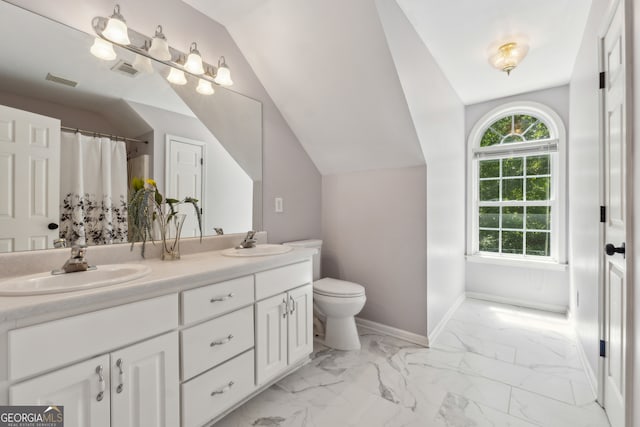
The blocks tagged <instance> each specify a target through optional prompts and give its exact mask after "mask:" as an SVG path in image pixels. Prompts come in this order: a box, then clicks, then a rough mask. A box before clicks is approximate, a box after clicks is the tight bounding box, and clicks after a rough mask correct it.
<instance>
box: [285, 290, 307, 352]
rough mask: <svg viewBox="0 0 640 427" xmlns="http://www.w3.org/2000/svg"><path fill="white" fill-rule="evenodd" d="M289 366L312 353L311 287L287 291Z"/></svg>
mask: <svg viewBox="0 0 640 427" xmlns="http://www.w3.org/2000/svg"><path fill="white" fill-rule="evenodd" d="M288 335H289V343H288V345H289V364H291V363H295V362H297V361H299V360H301V359H304V358H305V357H307V356H309V353H311V352H312V351H313V287H312V285H307V286H303V287H301V288H298V289H294V290H293V291H289V334H288Z"/></svg>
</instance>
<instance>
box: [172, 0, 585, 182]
mask: <svg viewBox="0 0 640 427" xmlns="http://www.w3.org/2000/svg"><path fill="white" fill-rule="evenodd" d="M183 1H185V2H186V3H188V4H190V5H191V6H193V7H194V8H196V9H198V10H199V11H201V12H203V13H204V14H206V15H208V16H209V17H211V18H212V19H214V20H216V21H218V22H220V23H222V24H223V25H225V26H226V27H227V29H228V30H229V32H230V34H231V35H232V37H233V38H234V40H235V41H236V43H237V44H238V47H239V48H240V49H241V50H242V52H243V53H244V55H245V57H246V58H247V60H248V62H249V63H250V64H251V66H252V67H253V69H254V71H255V73H256V74H257V75H258V77H259V78H260V80H261V81H262V83H263V85H264V87H265V88H266V89H267V91H268V92H269V94H270V96H271V98H272V99H273V100H274V102H275V103H276V105H277V106H278V108H279V109H280V111H281V112H282V113H283V115H284V117H285V119H286V120H287V122H288V123H289V125H290V126H291V128H292V130H293V131H294V132H295V133H296V135H297V137H298V139H299V140H300V142H301V143H302V145H303V146H304V148H305V149H306V150H307V152H308V153H309V156H310V157H311V158H312V160H313V161H314V163H315V164H316V166H317V167H318V169H319V170H320V172H321V173H322V174H332V173H342V172H349V171H357V170H366V169H376V168H391V167H403V166H413V165H417V164H423V163H424V159H423V154H422V152H421V150H420V148H419V143H418V140H417V137H416V131H415V128H414V125H413V122H412V121H411V116H410V114H409V111H408V107H407V102H406V100H405V98H404V95H403V92H402V89H401V85H400V81H399V78H398V75H397V73H396V70H395V67H394V63H393V59H392V56H391V54H390V52H389V47H388V45H387V43H386V40H385V35H384V30H383V28H382V26H381V24H380V19H379V16H378V15H377V11H376V7H375V2H374V1H372V0H349V1H340V0H326V1H318V2H315V1H314V2H312V1H299V0H235V1H233V2H229V1H227V0H183ZM387 1H394V2H396V0H387ZM397 4H398V5H399V6H400V7H401V9H402V11H403V12H404V13H405V15H406V16H407V19H408V21H409V22H410V24H411V25H412V26H413V27H414V29H415V31H416V32H417V34H418V35H419V36H420V38H421V39H422V42H423V44H422V45H421V46H420V49H428V51H429V52H430V54H431V55H432V56H433V57H434V58H435V60H436V62H437V64H438V66H439V67H440V69H441V70H442V71H443V72H444V74H445V76H446V78H447V80H448V81H449V83H450V84H451V86H452V87H453V89H454V90H455V92H456V93H457V95H458V97H459V98H460V99H461V100H462V102H463V103H464V104H472V103H476V102H481V101H485V100H489V99H496V98H500V97H504V96H509V95H515V94H519V93H525V92H528V91H532V90H537V89H543V88H548V87H553V86H559V85H563V84H566V83H567V82H568V81H569V78H570V75H571V72H572V70H573V64H574V62H575V57H576V54H577V50H578V48H579V44H580V41H581V38H582V33H583V31H584V26H585V24H586V18H587V15H588V11H589V8H590V4H591V0H545V1H529V0H482V1H478V0H448V1H443V0H397ZM513 39H515V40H517V41H526V42H527V43H528V44H529V46H530V50H529V55H528V56H527V58H525V60H524V61H523V63H522V64H521V66H520V67H518V68H517V69H516V70H514V71H513V72H512V74H511V76H507V75H506V74H505V73H503V72H501V71H498V70H495V69H494V68H492V67H491V66H490V65H489V62H488V58H489V55H490V54H491V52H492V51H493V49H494V48H497V46H499V45H500V44H502V43H504V42H507V41H510V40H513ZM422 53H423V52H416V55H418V54H422ZM429 78H430V76H424V79H425V80H426V79H429Z"/></svg>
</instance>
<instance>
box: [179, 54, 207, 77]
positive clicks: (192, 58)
mask: <svg viewBox="0 0 640 427" xmlns="http://www.w3.org/2000/svg"><path fill="white" fill-rule="evenodd" d="M184 69H185V70H187V71H188V72H190V73H192V74H197V75H200V74H204V68H203V67H202V57H201V56H200V54H199V53H197V51H196V52H191V53H190V54H189V56H187V62H185V64H184Z"/></svg>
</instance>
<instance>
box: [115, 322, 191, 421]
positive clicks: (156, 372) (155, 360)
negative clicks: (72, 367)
mask: <svg viewBox="0 0 640 427" xmlns="http://www.w3.org/2000/svg"><path fill="white" fill-rule="evenodd" d="M179 405H180V397H179V380H178V333H177V332H170V333H168V334H165V335H161V336H159V337H157V338H153V339H150V340H148V341H144V342H141V343H138V344H134V345H132V346H129V347H127V348H124V349H122V350H120V351H116V352H113V353H111V419H112V420H113V421H112V425H113V426H118V427H143V426H148V427H174V426H177V425H179V423H180V412H179V411H180V409H179V408H180V406H179Z"/></svg>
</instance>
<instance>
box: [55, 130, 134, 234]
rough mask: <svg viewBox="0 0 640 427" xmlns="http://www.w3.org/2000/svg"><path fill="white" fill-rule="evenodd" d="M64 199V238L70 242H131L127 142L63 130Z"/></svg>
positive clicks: (61, 223)
mask: <svg viewBox="0 0 640 427" xmlns="http://www.w3.org/2000/svg"><path fill="white" fill-rule="evenodd" d="M60 198H61V200H60V237H62V238H64V239H67V244H68V245H72V244H80V245H85V244H86V245H105V244H110V243H123V242H127V152H126V147H125V144H124V142H122V141H112V140H111V139H109V138H98V137H91V136H86V135H82V134H80V133H75V134H72V133H64V132H63V133H62V137H61V147H60Z"/></svg>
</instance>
